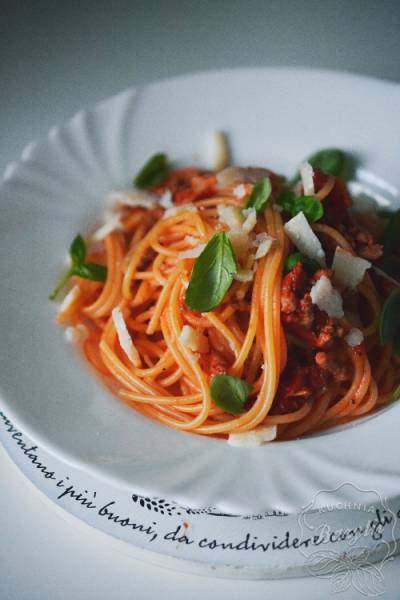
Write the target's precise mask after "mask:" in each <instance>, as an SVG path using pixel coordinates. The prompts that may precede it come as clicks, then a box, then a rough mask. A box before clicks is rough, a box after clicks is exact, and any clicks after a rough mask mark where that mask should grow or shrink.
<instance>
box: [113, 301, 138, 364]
mask: <svg viewBox="0 0 400 600" xmlns="http://www.w3.org/2000/svg"><path fill="white" fill-rule="evenodd" d="M111 316H112V320H113V321H114V325H115V330H116V332H117V336H118V341H119V343H120V346H121V348H122V350H123V351H124V352H125V354H126V355H127V357H128V358H129V360H130V361H131V363H132V364H133V366H134V367H141V365H142V363H141V360H140V356H139V353H138V351H137V349H136V348H135V346H134V344H133V341H132V338H131V336H130V335H129V331H128V328H127V326H126V323H125V320H124V316H123V314H122V311H121V309H120V308H119V307H118V306H117V307H116V308H114V309H113V310H112V313H111Z"/></svg>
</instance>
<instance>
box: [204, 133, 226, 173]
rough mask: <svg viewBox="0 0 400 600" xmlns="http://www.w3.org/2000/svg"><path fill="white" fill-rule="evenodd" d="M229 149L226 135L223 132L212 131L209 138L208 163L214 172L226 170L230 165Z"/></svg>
mask: <svg viewBox="0 0 400 600" xmlns="http://www.w3.org/2000/svg"><path fill="white" fill-rule="evenodd" d="M229 162H230V158H229V148H228V142H227V139H226V135H225V134H224V133H223V132H222V131H212V132H211V133H209V135H208V136H207V163H209V164H210V166H211V168H212V169H214V171H220V170H221V169H225V167H226V166H227V165H228V164H229Z"/></svg>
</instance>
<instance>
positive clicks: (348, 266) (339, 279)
mask: <svg viewBox="0 0 400 600" xmlns="http://www.w3.org/2000/svg"><path fill="white" fill-rule="evenodd" d="M370 266H371V263H370V262H369V261H368V260H365V258H360V257H359V256H353V254H351V253H350V252H347V250H343V248H340V247H339V246H338V247H337V248H336V251H335V256H334V257H333V263H332V269H333V270H334V276H333V278H334V281H335V283H337V284H338V285H339V286H340V287H343V288H350V289H353V290H355V289H356V288H357V285H358V284H359V283H361V281H362V280H363V278H364V275H365V272H366V270H367V269H369V268H370Z"/></svg>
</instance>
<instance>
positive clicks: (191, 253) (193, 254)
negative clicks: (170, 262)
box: [178, 244, 206, 258]
mask: <svg viewBox="0 0 400 600" xmlns="http://www.w3.org/2000/svg"><path fill="white" fill-rule="evenodd" d="M205 247H206V245H205V244H199V245H198V246H196V247H195V248H190V250H184V251H183V252H179V254H178V258H197V257H198V256H200V254H201V253H202V252H203V250H204V248H205Z"/></svg>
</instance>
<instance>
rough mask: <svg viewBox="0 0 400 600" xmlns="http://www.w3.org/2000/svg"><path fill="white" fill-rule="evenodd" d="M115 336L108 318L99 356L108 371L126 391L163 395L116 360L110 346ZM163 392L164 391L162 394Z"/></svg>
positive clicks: (155, 385)
mask: <svg viewBox="0 0 400 600" xmlns="http://www.w3.org/2000/svg"><path fill="white" fill-rule="evenodd" d="M116 335H117V334H116V331H115V327H114V322H113V320H112V319H111V318H110V319H109V321H108V323H107V326H106V327H105V329H104V332H103V336H102V339H101V341H100V352H101V356H102V359H103V362H104V364H105V365H106V367H107V368H108V370H109V371H110V372H111V373H112V374H113V375H114V376H115V378H116V379H118V381H120V382H121V383H122V384H123V385H125V387H127V388H128V389H131V390H134V391H135V390H136V391H139V392H143V393H147V394H149V395H150V396H157V395H158V394H160V393H163V390H162V389H161V388H160V387H159V386H158V385H157V384H153V385H150V384H148V383H146V382H145V381H143V380H142V379H140V378H139V377H137V376H136V375H134V374H133V373H132V371H131V370H130V369H128V368H127V367H126V366H125V365H124V363H123V362H122V361H121V360H120V359H119V358H118V356H117V355H116V354H115V352H114V351H113V349H112V345H113V344H114V343H115V340H116ZM165 392H166V390H165V391H164V393H165Z"/></svg>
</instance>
